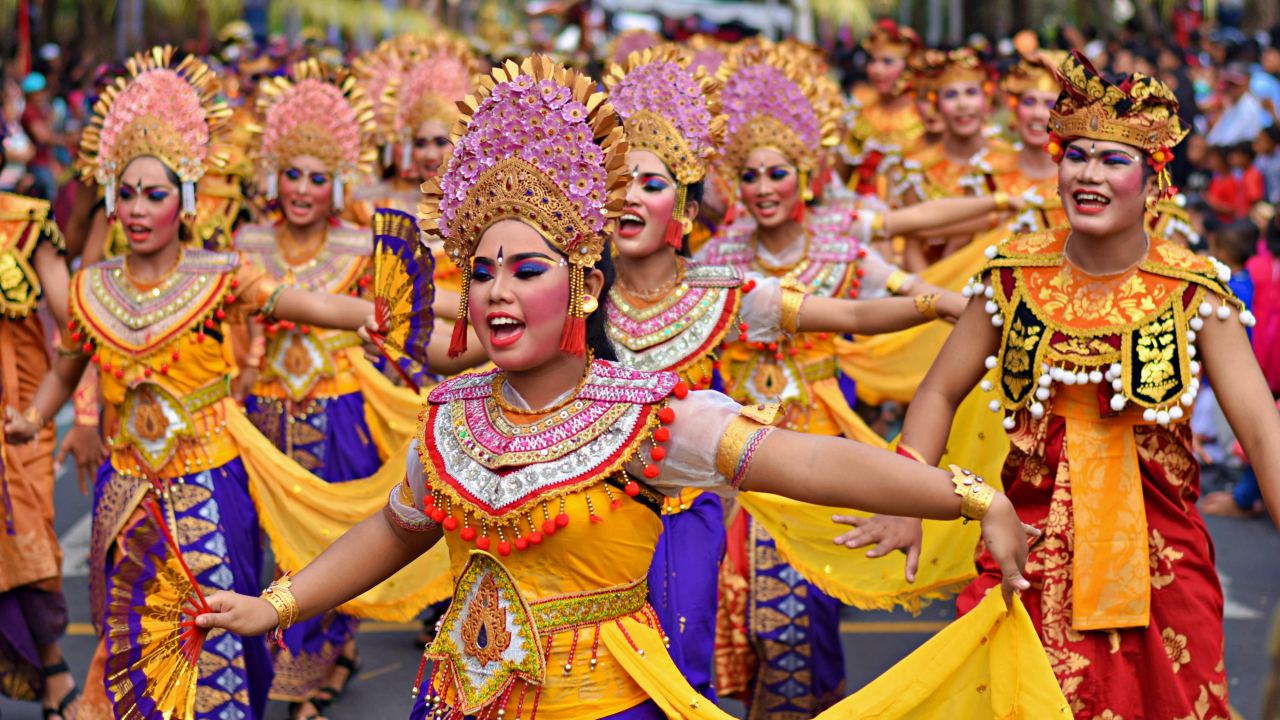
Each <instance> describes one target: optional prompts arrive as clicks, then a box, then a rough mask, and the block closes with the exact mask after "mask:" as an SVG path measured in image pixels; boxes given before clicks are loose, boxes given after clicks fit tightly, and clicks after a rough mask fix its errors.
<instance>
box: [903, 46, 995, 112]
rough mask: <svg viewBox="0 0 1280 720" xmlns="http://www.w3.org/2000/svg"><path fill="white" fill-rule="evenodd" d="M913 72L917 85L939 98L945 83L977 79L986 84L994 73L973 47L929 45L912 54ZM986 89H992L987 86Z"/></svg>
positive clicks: (933, 97) (934, 98) (934, 97)
mask: <svg viewBox="0 0 1280 720" xmlns="http://www.w3.org/2000/svg"><path fill="white" fill-rule="evenodd" d="M911 73H912V76H913V77H914V78H915V82H916V87H917V88H919V89H921V90H924V91H926V92H927V93H928V94H929V98H930V100H931V101H934V102H936V100H937V93H938V91H939V90H941V89H942V87H943V86H945V85H953V84H955V83H968V82H974V83H979V84H982V85H985V84H986V83H987V82H988V81H990V79H991V74H990V72H989V70H988V69H987V66H986V64H984V63H983V62H982V58H980V57H978V53H977V52H975V51H974V50H973V48H967V47H962V48H957V49H955V50H949V51H947V50H935V49H928V50H925V51H923V52H920V53H917V54H915V55H914V56H912V58H911ZM984 91H988V92H989V89H987V88H985V87H984Z"/></svg>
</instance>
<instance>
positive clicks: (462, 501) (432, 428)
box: [419, 361, 688, 554]
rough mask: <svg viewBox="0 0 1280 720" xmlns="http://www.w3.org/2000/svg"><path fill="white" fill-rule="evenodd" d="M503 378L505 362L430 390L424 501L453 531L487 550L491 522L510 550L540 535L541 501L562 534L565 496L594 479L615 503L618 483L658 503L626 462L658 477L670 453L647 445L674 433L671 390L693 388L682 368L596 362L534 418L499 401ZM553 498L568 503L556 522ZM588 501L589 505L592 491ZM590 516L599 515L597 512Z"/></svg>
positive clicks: (422, 448) (423, 449) (423, 448)
mask: <svg viewBox="0 0 1280 720" xmlns="http://www.w3.org/2000/svg"><path fill="white" fill-rule="evenodd" d="M504 377H505V376H504V375H503V374H502V373H501V372H500V371H497V370H493V371H489V372H484V373H471V374H465V375H460V376H458V377H455V378H452V379H450V380H446V381H445V382H443V383H441V384H440V385H438V386H436V388H435V389H434V390H432V391H431V394H430V395H429V396H428V405H427V409H426V410H425V411H424V412H425V417H424V421H423V423H422V426H421V427H422V433H423V435H422V437H421V438H420V442H419V454H420V457H421V460H422V466H423V468H424V469H425V470H426V473H427V479H428V482H427V484H428V489H429V493H428V497H427V498H426V500H425V503H424V504H425V508H424V509H425V510H426V511H427V512H428V514H429V515H431V516H432V519H434V520H435V521H436V522H439V523H440V524H441V525H442V526H443V527H444V529H445V530H454V529H456V528H458V527H459V526H461V527H462V528H463V534H462V535H461V537H462V539H463V540H465V541H468V542H470V541H473V540H474V541H475V542H476V545H477V547H479V548H480V549H481V550H485V549H487V548H488V547H489V537H488V533H489V528H490V527H491V526H493V527H496V528H497V533H498V537H499V538H500V544H499V547H498V551H499V554H506V553H504V552H503V547H502V545H501V543H507V540H506V538H507V536H508V534H510V535H512V536H515V537H517V538H521V539H523V538H524V537H526V536H533V537H537V538H538V539H537V540H536V541H533V542H534V543H535V544H536V543H537V542H540V541H541V535H540V534H539V533H538V531H537V528H538V527H539V525H537V524H536V522H535V519H534V516H533V511H534V509H535V508H536V507H537V506H541V515H542V517H543V519H545V520H546V521H547V523H550V524H551V525H550V527H547V526H546V524H544V525H543V526H542V527H543V528H544V531H546V532H554V531H555V523H556V522H561V519H562V518H563V522H564V523H567V520H568V516H567V515H565V513H564V501H565V499H566V498H567V497H568V496H570V495H574V494H577V493H583V492H584V491H586V490H587V489H589V488H592V487H593V486H597V485H600V484H604V486H605V492H606V494H607V495H608V496H609V498H610V499H611V501H616V500H617V498H616V497H615V496H614V494H613V491H612V490H611V489H610V487H614V488H619V489H621V490H622V491H623V492H624V493H625V494H626V495H628V496H630V497H633V498H636V499H637V500H640V501H642V502H646V504H648V503H649V502H655V501H656V497H655V496H653V494H652V492H651V491H648V490H646V489H644V488H642V487H641V486H640V484H639V483H637V482H636V481H635V480H633V479H632V478H631V477H630V476H629V475H628V473H627V470H626V469H625V468H624V466H626V465H627V464H628V463H631V462H639V463H640V464H641V465H643V466H644V472H643V474H644V476H645V478H649V479H651V478H655V477H657V475H658V463H659V462H661V458H662V455H663V454H665V451H662V452H652V451H651V452H649V453H646V454H645V456H644V457H641V453H640V450H641V447H642V446H643V445H645V444H646V443H649V444H652V445H653V446H654V447H653V450H657V449H658V446H659V445H661V443H663V442H666V440H667V439H668V438H669V431H668V430H667V428H665V427H660V425H665V424H667V423H670V422H672V421H673V420H674V419H675V413H674V411H673V410H672V409H671V408H668V407H667V398H668V397H669V396H671V395H675V396H677V397H683V396H684V394H685V393H687V392H688V388H687V386H685V385H684V383H681V382H679V378H678V377H677V376H676V375H675V374H674V373H669V372H643V371H640V370H634V369H631V368H627V367H624V366H622V365H619V364H616V363H611V362H604V361H596V362H595V363H594V364H593V365H592V366H591V369H590V371H589V373H588V375H587V377H586V378H585V380H584V381H583V384H582V386H581V387H580V388H579V390H578V392H577V394H576V395H575V396H574V397H573V398H571V399H570V401H569V402H568V404H566V405H564V406H563V407H561V408H559V409H557V410H554V411H553V412H551V413H549V414H547V415H545V416H543V417H540V418H538V419H537V421H536V422H531V423H529V424H518V423H515V422H512V421H511V420H509V419H508V418H507V416H506V415H505V414H504V413H503V410H502V409H501V408H500V407H499V406H498V403H497V402H496V401H495V399H494V393H496V392H501V383H502V382H503V381H504ZM553 501H559V503H560V512H558V513H555V514H554V517H555V520H554V521H553V520H552V517H553V514H552V513H551V512H550V511H549V510H548V507H547V504H548V503H549V502H553ZM586 501H587V504H588V505H589V506H590V498H589V496H587V499H586ZM591 515H592V518H593V519H596V514H595V512H594V510H592V512H591ZM476 524H479V525H480V526H481V527H482V530H483V532H482V533H481V534H477V532H476V530H475V527H474V526H475V525H476ZM522 524H523V525H522ZM561 526H563V524H561ZM522 527H527V530H522ZM517 547H518V548H519V549H523V548H520V547H519V545H518V544H517ZM506 551H507V552H510V544H507V547H506Z"/></svg>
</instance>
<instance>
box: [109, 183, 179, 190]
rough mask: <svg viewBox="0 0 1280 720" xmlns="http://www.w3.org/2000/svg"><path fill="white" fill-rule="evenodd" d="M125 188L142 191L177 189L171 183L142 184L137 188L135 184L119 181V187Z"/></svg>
mask: <svg viewBox="0 0 1280 720" xmlns="http://www.w3.org/2000/svg"><path fill="white" fill-rule="evenodd" d="M126 188H127V189H129V190H141V191H142V192H151V191H152V190H176V189H177V188H175V187H174V186H172V185H143V186H142V187H141V188H139V187H138V185H137V184H134V185H130V184H129V183H126V182H121V183H120V189H121V190H124V189H126Z"/></svg>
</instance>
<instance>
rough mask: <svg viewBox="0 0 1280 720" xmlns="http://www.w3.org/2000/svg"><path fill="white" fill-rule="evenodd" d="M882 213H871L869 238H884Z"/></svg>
mask: <svg viewBox="0 0 1280 720" xmlns="http://www.w3.org/2000/svg"><path fill="white" fill-rule="evenodd" d="M885 236H886V235H885V231H884V213H872V215H871V239H872V240H879V239H881V238H884V237H885Z"/></svg>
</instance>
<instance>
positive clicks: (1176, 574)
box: [903, 56, 1280, 718]
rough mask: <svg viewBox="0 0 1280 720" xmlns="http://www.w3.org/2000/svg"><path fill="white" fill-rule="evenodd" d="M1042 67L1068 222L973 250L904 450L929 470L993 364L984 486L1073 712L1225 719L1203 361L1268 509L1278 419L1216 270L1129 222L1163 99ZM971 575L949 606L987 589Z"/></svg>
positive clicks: (1279, 491) (1161, 123)
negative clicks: (1031, 529)
mask: <svg viewBox="0 0 1280 720" xmlns="http://www.w3.org/2000/svg"><path fill="white" fill-rule="evenodd" d="M1062 70H1063V74H1064V75H1065V86H1064V88H1063V90H1064V92H1063V93H1062V95H1061V96H1060V97H1059V98H1058V102H1057V105H1056V106H1055V108H1054V110H1053V114H1052V116H1051V119H1050V121H1049V128H1050V131H1051V133H1052V136H1051V137H1052V140H1051V142H1050V149H1051V152H1053V153H1054V156H1055V157H1056V158H1057V159H1058V162H1059V170H1058V182H1059V187H1060V189H1061V193H1062V198H1063V201H1064V203H1065V204H1066V212H1067V217H1068V219H1069V221H1070V226H1069V227H1068V228H1064V229H1061V230H1058V231H1051V232H1040V233H1034V234H1029V235H1017V236H1014V237H1013V238H1012V239H1010V240H1008V241H1006V242H1005V243H1003V244H1002V245H1000V246H999V247H998V248H994V249H993V250H992V251H991V253H992V257H991V260H990V262H989V263H988V266H987V267H986V268H985V269H984V270H983V272H982V274H981V275H980V276H979V277H978V278H976V279H975V280H974V284H973V285H972V289H973V290H974V291H975V292H976V293H977V295H976V296H975V299H974V300H973V301H971V303H970V305H969V307H968V309H966V310H965V314H964V316H963V317H961V319H960V322H959V323H958V324H957V326H956V333H955V335H954V336H953V338H952V340H951V341H949V342H948V343H947V344H946V346H945V347H944V348H943V351H942V354H941V355H940V356H939V358H938V361H937V362H936V363H935V364H934V367H933V369H932V370H930V371H929V374H928V376H926V378H925V381H924V384H923V385H921V387H920V390H919V392H918V393H916V398H915V400H914V401H913V402H912V405H911V410H910V412H909V413H908V416H907V419H906V427H905V429H904V432H903V442H904V445H905V444H907V443H909V444H910V448H912V450H913V452H914V453H916V454H918V456H919V457H920V458H922V459H923V460H924V461H925V462H931V461H933V460H935V459H936V458H937V457H938V456H939V455H940V453H941V450H942V441H943V439H944V438H945V437H946V435H947V427H948V425H949V424H950V421H951V416H952V412H953V411H954V408H955V404H956V402H958V400H959V398H961V397H963V396H964V394H965V393H967V392H968V390H969V388H970V387H971V386H972V385H973V383H974V382H975V381H976V380H977V378H978V377H979V376H980V375H981V374H982V373H984V372H985V371H986V367H992V366H995V367H996V368H998V370H999V377H998V378H997V380H998V381H997V383H996V384H995V387H994V391H995V393H996V399H995V400H994V401H993V402H992V404H993V407H994V409H996V410H1001V409H1003V410H1004V411H1005V412H1006V413H1008V414H1007V415H1006V416H1005V419H1004V426H1005V428H1006V429H1007V430H1008V433H1009V440H1010V443H1011V445H1012V447H1011V449H1010V451H1009V455H1008V457H1007V458H1006V460H1005V467H1004V477H1003V480H1004V486H1005V487H1006V488H1009V497H1010V499H1011V500H1013V502H1014V504H1015V506H1016V507H1017V508H1018V513H1019V515H1020V516H1021V517H1022V518H1023V520H1024V521H1027V522H1030V523H1033V524H1035V525H1037V526H1039V527H1040V528H1041V529H1042V530H1043V531H1044V541H1043V542H1041V543H1039V544H1038V545H1037V546H1035V547H1034V548H1033V550H1032V557H1031V561H1030V562H1029V563H1028V566H1027V567H1028V570H1029V573H1030V579H1031V580H1032V581H1033V588H1034V589H1032V590H1031V591H1030V592H1028V593H1026V594H1024V596H1023V597H1024V599H1025V601H1026V602H1027V608H1028V610H1029V611H1030V613H1031V617H1032V619H1033V620H1034V621H1035V623H1036V625H1037V628H1038V629H1039V631H1040V637H1041V640H1042V642H1043V643H1044V646H1045V649H1046V651H1047V652H1048V654H1049V659H1050V662H1051V664H1052V665H1053V669H1054V672H1055V674H1056V675H1057V676H1058V680H1059V682H1060V684H1061V686H1062V689H1063V691H1064V693H1065V694H1066V697H1067V699H1068V700H1069V701H1070V702H1071V705H1072V710H1073V712H1074V713H1075V715H1076V717H1089V718H1092V717H1126V718H1128V717H1161V718H1166V717H1169V718H1172V717H1203V718H1226V717H1228V716H1229V710H1228V706H1227V679H1226V674H1225V668H1224V664H1223V638H1222V603H1223V598H1222V590H1221V589H1220V587H1219V585H1218V578H1217V575H1216V574H1215V572H1214V569H1213V549H1212V543H1211V540H1210V538H1209V533H1208V531H1207V529H1206V528H1205V525H1204V521H1203V520H1202V519H1201V517H1200V513H1199V512H1198V511H1197V510H1196V505H1195V503H1196V499H1197V497H1198V495H1199V465H1198V463H1197V462H1196V459H1195V456H1194V455H1193V453H1192V449H1191V431H1190V428H1189V427H1188V425H1187V422H1186V421H1187V418H1188V417H1189V416H1190V409H1191V406H1192V405H1193V403H1194V401H1195V396H1196V391H1197V388H1198V386H1199V382H1200V381H1199V379H1198V376H1199V374H1200V371H1201V363H1203V369H1204V370H1205V372H1206V373H1208V375H1209V377H1211V378H1212V380H1213V383H1214V387H1215V389H1216V390H1217V396H1218V398H1219V401H1220V402H1221V403H1222V408H1223V410H1224V412H1225V413H1226V415H1227V418H1228V419H1229V420H1230V421H1231V424H1232V426H1233V428H1235V430H1236V433H1237V437H1238V438H1239V440H1240V443H1241V445H1242V446H1243V447H1244V449H1245V451H1246V453H1247V454H1248V456H1249V459H1250V460H1251V461H1252V463H1253V466H1254V467H1255V468H1256V469H1257V470H1258V481H1259V485H1260V486H1261V488H1262V491H1263V495H1264V497H1265V499H1266V502H1267V505H1268V507H1269V508H1270V510H1271V512H1272V513H1273V516H1274V517H1280V515H1275V513H1277V512H1278V511H1280V448H1277V447H1276V444H1275V442H1274V438H1276V437H1277V436H1280V415H1277V413H1276V409H1275V407H1274V404H1273V402H1272V400H1271V395H1270V393H1268V392H1267V388H1266V384H1265V382H1264V381H1263V378H1262V375H1261V373H1260V372H1259V370H1258V367H1257V364H1256V363H1255V361H1254V360H1253V354H1252V352H1251V351H1250V347H1249V341H1248V339H1247V338H1246V336H1245V332H1244V328H1243V327H1241V326H1242V325H1244V326H1248V325H1251V324H1252V322H1253V318H1252V315H1251V314H1250V313H1248V312H1247V311H1243V310H1242V308H1241V305H1240V303H1239V302H1238V301H1237V300H1236V299H1235V298H1234V297H1233V296H1232V295H1231V292H1230V290H1229V289H1228V288H1227V285H1226V280H1227V277H1226V272H1225V270H1224V268H1223V267H1222V266H1221V265H1220V264H1219V263H1217V262H1216V261H1214V260H1212V259H1206V258H1202V257H1198V256H1196V255H1193V254H1192V253H1190V252H1189V251H1187V250H1184V249H1182V248H1180V247H1177V246H1176V245H1174V244H1172V243H1169V242H1168V241H1166V240H1165V239H1164V238H1161V237H1152V236H1150V235H1149V234H1148V233H1147V232H1146V229H1145V226H1144V220H1143V205H1144V202H1145V203H1146V204H1148V205H1151V204H1154V201H1155V198H1156V197H1158V196H1159V195H1160V194H1162V193H1165V192H1168V191H1169V188H1168V175H1167V173H1166V172H1165V169H1164V167H1165V165H1166V164H1167V163H1168V162H1169V160H1170V159H1171V158H1172V148H1173V147H1174V146H1175V145H1176V144H1177V143H1178V142H1179V141H1180V140H1182V138H1183V136H1184V135H1185V134H1186V131H1185V130H1184V129H1183V128H1182V125H1181V123H1180V122H1179V121H1178V115H1177V101H1176V100H1175V99H1174V96H1173V93H1172V92H1170V90H1169V89H1168V88H1167V87H1166V86H1165V85H1163V84H1162V83H1160V82H1159V81H1158V80H1154V79H1152V78H1149V77H1145V76H1143V75H1141V74H1138V73H1135V74H1133V75H1131V76H1127V77H1125V78H1124V79H1123V80H1122V81H1121V82H1120V83H1119V84H1112V83H1110V82H1107V81H1106V80H1104V79H1103V78H1102V77H1101V76H1099V75H1098V74H1097V73H1096V72H1095V71H1094V69H1093V68H1092V67H1091V66H1090V65H1089V64H1088V62H1087V61H1086V60H1084V59H1083V58H1081V57H1079V56H1075V57H1072V58H1068V59H1067V60H1066V61H1065V62H1064V64H1063V67H1062ZM1237 319H1238V320H1239V322H1236V320H1237ZM984 358H986V359H985V361H984ZM912 524H913V523H912ZM979 562H980V570H981V574H980V575H979V578H978V580H976V581H975V582H974V583H973V584H972V585H971V586H970V588H969V589H968V590H967V591H966V592H965V593H964V595H963V596H962V597H961V601H960V608H961V610H962V611H964V610H967V609H969V608H971V607H973V605H974V604H975V602H976V601H977V600H978V599H979V598H980V597H981V596H982V593H983V592H984V591H986V590H987V589H989V588H991V587H992V586H993V585H994V584H995V583H996V582H998V575H999V573H998V571H997V570H996V567H995V565H993V564H992V558H991V556H990V555H989V554H987V553H983V555H982V556H981V558H980V560H979ZM1135 657H1142V658H1144V661H1143V662H1141V663H1134V662H1133V661H1132V658H1135Z"/></svg>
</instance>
